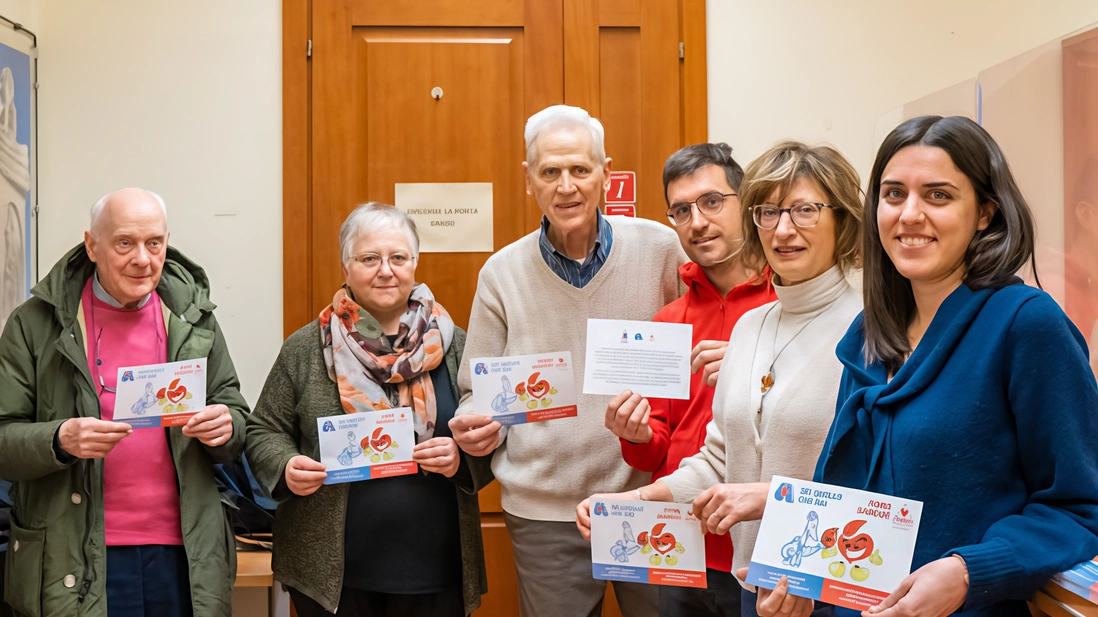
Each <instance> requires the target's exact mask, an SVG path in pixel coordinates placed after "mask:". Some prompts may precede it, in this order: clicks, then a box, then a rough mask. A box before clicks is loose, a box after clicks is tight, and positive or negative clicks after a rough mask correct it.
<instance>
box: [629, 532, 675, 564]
mask: <svg viewBox="0 0 1098 617" xmlns="http://www.w3.org/2000/svg"><path fill="white" fill-rule="evenodd" d="M666 526H667V523H657V524H656V526H655V527H653V528H652V531H642V532H640V534H638V535H637V543H638V544H640V545H641V554H642V555H648V553H652V554H651V555H650V556H649V557H648V563H650V564H652V565H654V566H658V565H660V564H661V563H662V564H665V565H668V566H674V565H675V564H677V563H679V558H678V557H677V556H675V555H669V554H668V553H670V552H671V551H672V550H673V551H675V552H676V553H678V554H679V555H681V554H683V553H685V552H686V547H685V546H683V545H682V542H679V541H677V540H676V539H675V534H673V533H671V532H670V531H668V532H664V527H666Z"/></svg>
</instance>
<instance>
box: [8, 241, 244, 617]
mask: <svg viewBox="0 0 1098 617" xmlns="http://www.w3.org/2000/svg"><path fill="white" fill-rule="evenodd" d="M94 271H95V264H93V263H92V262H91V261H90V260H89V259H88V257H87V254H86V253H85V251H84V246H83V245H80V246H77V247H76V248H74V249H73V250H71V251H69V252H68V253H67V254H66V255H65V256H64V257H63V258H61V260H60V261H59V262H57V264H56V265H55V266H54V267H53V269H52V270H51V271H50V273H49V274H48V275H47V276H46V278H45V279H43V280H42V281H41V282H40V283H38V285H36V286H35V287H34V289H33V290H31V293H32V297H31V299H29V300H27V301H26V302H24V303H23V304H22V305H20V306H19V307H18V308H16V309H15V311H13V312H12V314H11V316H10V318H9V319H8V322H7V325H6V326H5V328H4V333H3V335H2V336H0V478H4V479H6V480H10V481H12V482H14V488H13V490H12V500H13V502H14V507H13V508H12V520H11V523H12V528H11V545H10V546H9V549H8V552H7V568H6V570H7V572H6V577H7V580H6V581H5V585H4V590H5V600H6V601H7V602H8V604H10V605H11V607H12V608H13V609H14V610H15V612H16V614H19V615H24V616H27V617H40V616H45V615H48V616H49V617H68V616H75V615H81V616H83V615H89V616H96V617H98V616H106V615H107V610H108V608H107V599H106V553H105V550H104V532H103V490H102V489H103V461H102V459H78V460H76V462H75V463H68V464H67V463H65V462H62V461H60V460H58V458H57V455H56V454H55V453H54V449H53V439H54V435H55V434H56V433H57V431H58V428H59V427H60V425H61V423H62V422H64V421H65V420H67V419H69V418H78V417H94V418H98V417H99V400H98V398H97V396H96V390H95V388H94V386H93V381H92V377H91V373H90V371H89V370H88V361H87V351H86V347H85V345H84V336H83V334H82V329H83V311H82V310H81V308H80V294H81V292H82V290H83V288H84V284H85V283H86V282H87V281H88V279H89V278H90V277H91V276H92V274H93V273H94ZM156 289H157V292H158V294H159V295H160V300H161V304H162V305H163V307H164V315H165V320H166V321H165V324H166V327H167V332H168V360H169V361H177V360H188V359H194V358H202V357H206V358H208V364H207V369H208V377H207V380H206V388H207V397H206V402H207V404H211V405H212V404H218V403H220V404H224V405H226V406H228V407H229V410H230V411H231V412H232V416H233V436H232V438H231V439H230V440H229V441H228V442H227V443H225V444H224V445H221V446H218V447H216V448H210V447H207V446H205V445H203V444H202V443H200V442H199V441H198V440H196V439H192V438H189V437H184V436H183V434H182V432H181V431H182V429H181V428H178V427H177V428H171V429H166V430H167V433H168V444H169V447H170V448H171V452H172V458H173V459H174V461H175V468H176V475H177V478H178V480H179V501H180V508H181V515H182V524H183V542H184V545H185V548H186V551H187V558H188V561H189V563H190V567H189V572H190V583H191V600H192V603H193V607H194V614H195V615H196V616H197V615H202V616H203V617H207V616H210V617H214V616H224V617H230V615H231V613H232V587H233V581H234V579H235V577H236V546H235V542H234V539H233V533H232V528H231V527H230V525H229V523H228V521H227V519H226V517H225V515H224V513H223V511H222V509H221V500H220V496H219V494H218V490H217V486H216V484H215V482H214V464H215V463H223V462H228V461H231V460H233V459H235V458H237V457H238V456H239V454H240V452H241V450H242V449H243V447H244V434H245V418H246V415H247V414H248V407H247V403H246V402H245V401H244V398H243V397H242V396H241V395H240V385H239V383H238V381H237V378H236V369H234V368H233V363H232V360H231V359H230V358H229V350H228V348H227V347H226V345H225V338H224V337H223V336H222V334H221V330H220V328H218V326H217V321H216V320H215V319H214V315H213V310H214V305H213V303H212V302H210V299H209V289H210V285H209V280H208V279H207V278H206V274H205V272H203V271H202V269H201V268H199V267H198V266H197V265H196V264H195V263H194V262H192V261H190V260H189V259H187V258H186V257H184V256H183V255H182V254H181V253H180V252H179V251H176V250H175V249H173V248H171V247H169V248H168V254H167V260H166V262H165V264H164V271H163V274H162V275H161V278H160V284H159V285H158V286H157V288H156ZM146 430H153V429H146ZM135 473H140V470H135Z"/></svg>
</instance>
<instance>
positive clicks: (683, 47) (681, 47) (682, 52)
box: [679, 41, 686, 60]
mask: <svg viewBox="0 0 1098 617" xmlns="http://www.w3.org/2000/svg"><path fill="white" fill-rule="evenodd" d="M684 58H686V43H683V42H682V41H679V60H682V59H684Z"/></svg>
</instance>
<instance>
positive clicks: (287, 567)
mask: <svg viewBox="0 0 1098 617" xmlns="http://www.w3.org/2000/svg"><path fill="white" fill-rule="evenodd" d="M464 349H465V332H464V331H463V330H462V329H460V328H455V329H454V339H453V341H452V342H451V343H450V348H449V349H448V350H447V351H446V357H445V361H446V368H447V369H448V370H449V372H450V379H451V382H452V383H450V384H448V385H449V386H450V388H451V389H452V390H453V392H454V397H455V400H456V399H457V397H458V394H457V383H456V382H457V374H458V367H459V365H460V364H461V354H462V351H463V350H464ZM435 387H436V388H441V387H444V386H443V385H442V384H435ZM390 394H391V395H393V394H394V392H390ZM342 412H343V405H342V404H341V403H340V401H339V390H338V389H337V388H336V385H335V383H333V382H332V380H331V378H329V377H328V368H327V365H326V364H325V363H324V351H323V348H322V347H321V337H320V322H319V320H314V321H313V322H312V323H310V324H308V325H306V326H305V327H303V328H301V329H300V330H298V331H297V332H295V333H293V334H291V335H290V337H289V338H287V339H286V342H285V343H283V344H282V351H281V352H279V354H278V359H277V360H275V365H274V367H272V368H271V372H270V374H269V375H268V376H267V383H266V385H264V386H263V393H262V394H261V395H260V396H259V400H258V401H257V402H256V405H255V413H253V414H252V415H251V416H250V417H249V418H248V453H247V455H248V463H249V464H250V465H251V466H252V470H253V471H254V472H255V476H256V479H257V480H259V483H260V484H262V485H263V486H264V487H266V489H267V491H268V492H270V493H271V494H272V495H273V497H274V498H275V499H276V500H277V501H278V510H277V512H276V513H275V523H274V539H275V541H274V556H273V557H272V562H271V566H272V568H273V569H274V577H275V580H278V581H281V582H282V583H284V584H286V585H288V586H290V587H293V588H294V589H296V590H298V591H300V592H301V593H303V594H305V595H307V596H309V597H310V598H312V599H313V600H316V601H317V602H318V603H319V604H320V605H321V606H323V607H324V608H325V609H327V610H328V611H331V612H335V610H336V608H337V607H338V606H339V597H340V592H341V591H342V589H343V531H344V527H345V522H346V521H345V518H346V516H347V493H348V490H349V486H350V485H349V484H326V485H324V486H321V487H320V488H319V489H317V491H316V492H315V493H313V494H312V495H309V496H308V497H299V496H297V495H294V494H293V493H290V492H289V489H287V488H286V484H285V481H284V480H283V475H284V474H285V470H286V463H287V462H288V461H289V460H290V459H291V458H293V457H295V456H297V455H299V454H304V455H306V456H310V457H312V458H314V459H316V460H320V451H319V441H318V437H317V428H316V419H317V418H320V417H323V416H330V415H334V414H338V413H342ZM461 456H462V463H461V465H462V468H463V470H462V471H461V472H459V473H458V474H456V475H455V476H454V477H453V478H451V480H452V481H453V482H454V490H455V491H456V493H457V503H458V528H459V531H460V534H461V561H462V572H461V578H462V591H463V595H464V600H465V613H466V614H469V613H472V612H473V611H474V610H476V608H477V607H478V606H480V596H481V595H483V594H484V593H486V592H487V591H488V580H487V574H486V573H485V565H484V544H483V540H482V538H481V530H480V505H479V503H478V502H477V496H476V493H477V491H479V490H480V489H481V488H483V487H484V486H485V485H487V484H488V483H489V482H491V481H492V470H491V460H492V457H491V456H486V457H479V458H478V457H472V456H469V455H468V454H465V453H464V452H462V453H461ZM465 469H467V470H468V473H464V471H465ZM381 481H382V482H384V480H381Z"/></svg>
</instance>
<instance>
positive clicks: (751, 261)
mask: <svg viewBox="0 0 1098 617" xmlns="http://www.w3.org/2000/svg"><path fill="white" fill-rule="evenodd" d="M801 178H808V179H809V180H812V181H813V182H815V183H816V184H817V185H819V187H820V188H821V189H822V190H823V192H824V193H825V194H826V195H827V199H828V201H829V202H830V205H831V206H833V209H832V211H833V212H834V214H835V261H836V262H837V263H838V264H839V267H840V268H841V269H842V270H843V271H844V272H845V271H849V270H852V269H855V268H858V267H861V261H862V246H861V233H862V219H863V215H862V212H863V205H862V199H861V180H860V179H859V178H858V172H857V171H855V170H854V167H853V166H852V165H851V164H850V163H849V162H848V161H847V160H846V158H845V157H843V155H842V154H840V153H839V151H838V150H836V149H834V148H832V147H830V146H814V147H809V146H807V145H805V144H803V143H801V142H799V141H793V140H788V141H783V142H781V143H778V144H777V145H775V146H773V147H772V148H770V149H769V150H767V151H766V152H764V153H763V154H762V155H761V156H759V158H757V159H755V160H754V161H751V164H750V165H748V166H747V170H746V171H745V172H744V178H743V186H742V187H741V189H740V214H741V217H742V219H743V250H742V251H741V252H740V259H741V260H742V261H743V264H744V266H745V267H746V268H748V269H749V270H754V271H755V272H761V271H762V269H763V267H764V266H766V253H765V252H763V245H762V239H761V238H760V237H759V228H758V227H756V226H755V220H754V218H753V217H752V214H751V213H752V208H754V207H755V206H758V205H761V204H763V203H765V202H766V200H767V199H768V198H769V197H770V195H771V194H772V193H773V192H774V191H775V190H778V191H780V192H782V193H784V192H785V191H788V190H789V188H790V187H791V186H793V184H794V183H795V182H796V181H797V180H799V179H801Z"/></svg>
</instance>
